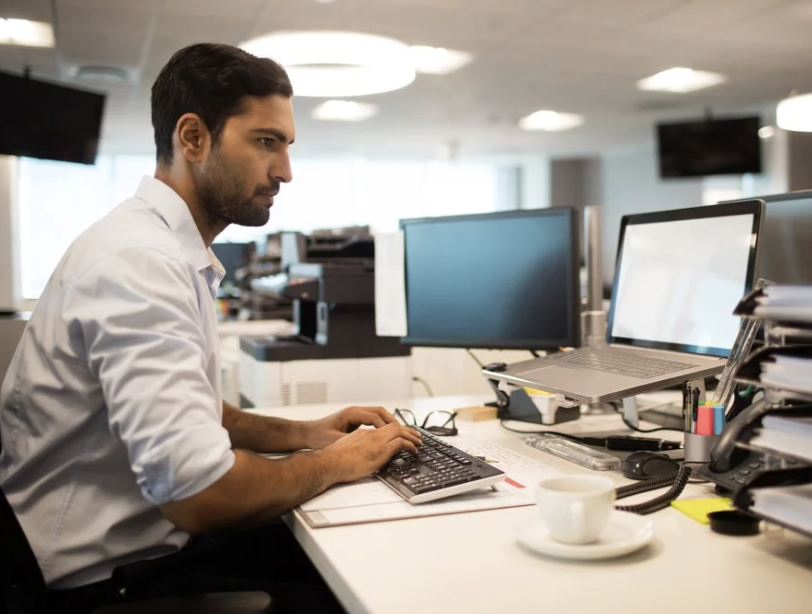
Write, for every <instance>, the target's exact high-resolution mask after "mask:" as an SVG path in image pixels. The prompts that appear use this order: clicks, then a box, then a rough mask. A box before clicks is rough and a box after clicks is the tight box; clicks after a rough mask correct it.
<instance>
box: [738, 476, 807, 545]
mask: <svg viewBox="0 0 812 614" xmlns="http://www.w3.org/2000/svg"><path fill="white" fill-rule="evenodd" d="M751 494H752V497H753V505H752V506H751V509H752V511H754V512H755V513H757V514H759V515H762V516H765V517H767V518H770V519H772V520H775V521H776V522H778V523H779V524H783V525H786V526H788V527H791V528H794V529H797V530H799V531H802V532H804V533H807V534H812V484H802V485H799V486H779V487H772V488H754V489H753V490H752V491H751Z"/></svg>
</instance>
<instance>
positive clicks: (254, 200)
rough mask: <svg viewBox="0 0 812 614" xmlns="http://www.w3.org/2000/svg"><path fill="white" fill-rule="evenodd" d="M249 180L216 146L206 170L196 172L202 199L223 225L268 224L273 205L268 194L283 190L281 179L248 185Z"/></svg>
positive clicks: (215, 221) (208, 212)
mask: <svg viewBox="0 0 812 614" xmlns="http://www.w3.org/2000/svg"><path fill="white" fill-rule="evenodd" d="M246 183H247V181H246V180H245V179H244V178H243V176H242V173H241V172H240V171H239V169H238V168H236V167H234V166H232V165H231V164H230V163H229V161H228V160H227V159H226V157H225V156H223V155H221V153H220V149H219V147H215V148H214V149H212V152H211V155H210V156H209V160H208V163H207V164H206V167H205V169H204V170H203V172H200V171H198V172H196V173H195V187H196V190H197V197H198V202H199V203H200V207H201V209H202V210H203V213H204V214H205V215H206V217H207V218H208V220H209V222H210V223H212V224H213V225H214V226H220V225H222V226H223V227H225V226H227V225H229V224H237V225H239V226H264V225H265V224H267V223H268V219H269V218H270V215H271V208H270V206H269V205H268V197H269V196H274V195H276V194H277V193H278V192H279V182H276V181H274V182H272V183H271V184H270V185H265V186H257V187H256V188H254V189H253V190H251V191H248V190H246V189H245V185H246Z"/></svg>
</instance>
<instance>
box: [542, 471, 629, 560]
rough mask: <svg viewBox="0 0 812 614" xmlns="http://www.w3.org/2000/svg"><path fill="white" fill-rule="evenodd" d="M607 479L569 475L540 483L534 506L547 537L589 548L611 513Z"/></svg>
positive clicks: (611, 485) (611, 497) (612, 499)
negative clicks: (545, 525)
mask: <svg viewBox="0 0 812 614" xmlns="http://www.w3.org/2000/svg"><path fill="white" fill-rule="evenodd" d="M614 502H615V485H614V483H613V482H612V480H610V479H609V478H603V477H599V476H593V475H568V476H560V477H555V478H547V479H545V480H542V481H541V482H539V484H538V487H537V489H536V503H537V504H538V506H539V511H540V512H541V517H542V519H543V520H544V522H545V523H546V524H547V528H548V530H549V531H550V537H552V538H553V539H554V540H555V541H559V542H562V543H565V544H589V543H591V542H594V541H596V540H597V539H598V537H600V535H601V533H602V532H603V530H604V529H605V528H606V524H607V522H609V515H610V514H611V513H612V510H613V509H614Z"/></svg>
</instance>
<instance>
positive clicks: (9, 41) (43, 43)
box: [0, 19, 54, 47]
mask: <svg viewBox="0 0 812 614" xmlns="http://www.w3.org/2000/svg"><path fill="white" fill-rule="evenodd" d="M0 45H21V46H24V47H53V46H54V29H53V27H52V26H51V24H49V23H45V22H43V21H29V20H28V19H0Z"/></svg>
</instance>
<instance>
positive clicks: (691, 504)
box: [671, 497, 730, 524]
mask: <svg viewBox="0 0 812 614" xmlns="http://www.w3.org/2000/svg"><path fill="white" fill-rule="evenodd" d="M671 506H672V507H674V508H676V509H678V510H679V511H681V512H682V513H683V514H685V515H686V516H688V517H689V518H693V519H694V520H696V521H697V522H699V523H701V524H710V520H708V514H710V513H711V512H719V511H721V510H726V509H730V499H728V498H725V497H713V498H711V499H683V500H681V501H672V502H671Z"/></svg>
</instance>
